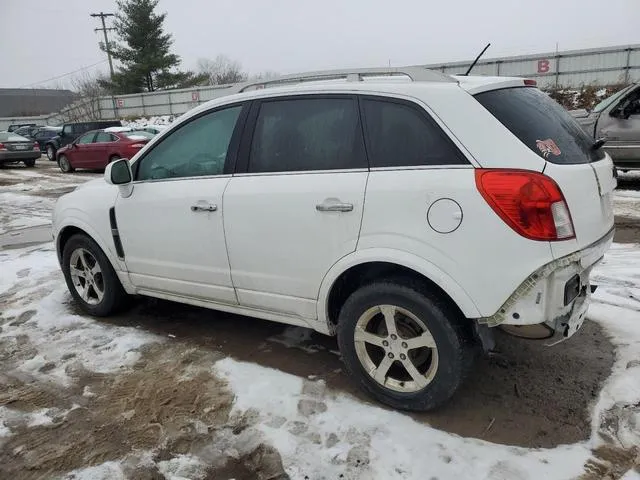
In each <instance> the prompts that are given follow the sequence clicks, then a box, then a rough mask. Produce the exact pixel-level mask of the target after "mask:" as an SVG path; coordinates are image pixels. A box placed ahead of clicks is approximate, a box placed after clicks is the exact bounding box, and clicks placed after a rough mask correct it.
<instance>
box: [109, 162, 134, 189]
mask: <svg viewBox="0 0 640 480" xmlns="http://www.w3.org/2000/svg"><path fill="white" fill-rule="evenodd" d="M104 180H105V181H106V182H107V183H108V184H109V185H126V184H128V183H131V181H132V180H133V175H132V173H131V165H129V160H127V159H126V158H121V159H120V160H116V161H115V162H111V163H110V164H109V165H107V168H105V170H104Z"/></svg>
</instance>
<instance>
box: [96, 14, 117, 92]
mask: <svg viewBox="0 0 640 480" xmlns="http://www.w3.org/2000/svg"><path fill="white" fill-rule="evenodd" d="M91 16H92V17H100V20H102V28H95V29H94V31H95V32H100V31H101V32H102V33H103V34H104V48H105V50H106V51H107V58H108V59H109V73H110V74H111V80H112V81H113V61H112V60H111V47H110V46H109V37H108V36H107V31H109V30H115V28H107V25H106V24H105V21H104V19H105V18H106V17H115V15H114V14H113V13H104V12H100V13H92V14H91Z"/></svg>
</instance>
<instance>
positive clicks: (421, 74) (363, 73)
mask: <svg viewBox="0 0 640 480" xmlns="http://www.w3.org/2000/svg"><path fill="white" fill-rule="evenodd" d="M400 75H404V76H406V77H409V78H410V79H411V81H413V82H456V80H455V79H453V78H452V77H451V76H449V75H445V74H444V73H440V72H436V71H434V70H428V69H426V68H424V67H419V66H408V67H394V68H385V67H383V68H350V69H340V70H324V71H317V72H307V73H294V74H292V75H283V76H281V77H277V78H274V79H271V80H264V81H257V82H249V83H245V84H242V85H239V89H238V92H245V91H247V90H249V89H255V90H257V89H261V88H265V87H266V86H279V85H291V84H295V83H303V82H315V81H322V80H339V79H345V80H347V81H350V82H361V81H363V80H364V78H365V77H384V76H400ZM252 87H253V88H252Z"/></svg>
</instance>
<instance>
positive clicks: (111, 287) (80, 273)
mask: <svg viewBox="0 0 640 480" xmlns="http://www.w3.org/2000/svg"><path fill="white" fill-rule="evenodd" d="M62 272H63V273H64V278H65V281H66V282H67V287H68V288H69V291H70V292H71V295H72V296H73V298H74V299H75V301H76V302H77V303H78V305H79V306H80V308H82V310H84V311H85V312H87V313H89V314H90V315H96V316H99V317H104V316H107V315H110V314H112V313H115V312H117V311H119V310H120V309H122V308H123V307H124V306H126V305H127V303H128V300H129V297H128V295H127V293H126V292H125V291H124V289H123V288H122V284H121V283H120V280H119V279H118V276H117V275H116V272H115V270H114V269H113V267H112V266H111V263H110V262H109V259H108V258H107V257H106V255H105V254H104V252H103V251H102V250H101V249H100V247H99V246H98V244H96V243H95V242H94V241H93V240H92V239H91V238H89V237H88V236H86V235H83V234H78V235H74V236H72V237H71V238H70V239H69V241H68V242H67V243H66V245H65V246H64V250H63V252H62Z"/></svg>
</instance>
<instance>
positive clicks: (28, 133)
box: [13, 125, 42, 138]
mask: <svg viewBox="0 0 640 480" xmlns="http://www.w3.org/2000/svg"><path fill="white" fill-rule="evenodd" d="M40 128H42V126H41V125H29V126H24V127H20V128H17V129H15V130H14V131H13V133H15V134H16V135H20V136H21V137H26V138H33V135H34V134H35V133H36V132H37V131H38V130H39V129H40Z"/></svg>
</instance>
